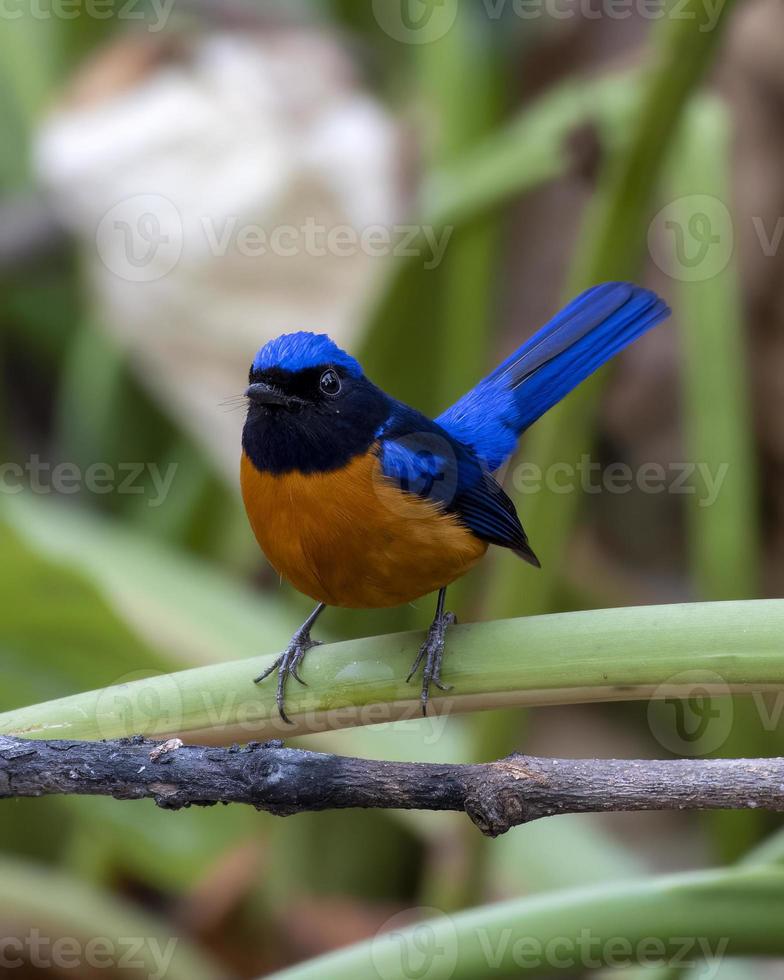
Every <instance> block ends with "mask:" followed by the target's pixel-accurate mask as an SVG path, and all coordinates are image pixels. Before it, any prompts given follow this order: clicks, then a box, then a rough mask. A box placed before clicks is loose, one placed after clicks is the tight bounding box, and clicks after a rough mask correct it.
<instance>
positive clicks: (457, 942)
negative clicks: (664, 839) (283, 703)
mask: <svg viewBox="0 0 784 980" xmlns="http://www.w3.org/2000/svg"><path fill="white" fill-rule="evenodd" d="M783 908H784V870H772V869H753V870H743V871H713V872H701V873H698V874H683V875H672V876H668V877H660V878H651V879H647V880H643V881H637V882H634V883H631V884H627V883H622V884H618V885H611V886H603V887H600V888H588V889H579V890H574V891H571V890H570V891H560V892H555V893H551V894H546V895H541V896H536V897H534V898H525V899H516V900H514V901H511V902H504V903H500V904H497V905H487V906H483V907H482V908H477V909H471V910H470V911H467V912H463V913H461V914H460V915H455V916H451V917H447V916H443V915H441V916H436V917H435V918H433V919H430V920H425V922H424V923H421V924H417V925H413V926H409V927H407V928H402V929H400V928H398V929H395V930H393V931H392V932H391V933H389V934H387V935H383V934H382V935H377V936H376V937H375V938H374V939H373V940H371V941H370V942H365V943H360V944H358V945H355V946H351V947H349V948H348V949H346V950H341V951H339V952H337V953H333V954H331V955H328V956H323V957H319V958H318V959H315V960H311V961H310V962H309V963H303V964H301V965H300V966H295V967H293V968H292V969H289V970H284V971H282V972H280V973H276V974H274V977H275V978H278V980H284V978H285V980H310V978H311V977H312V978H316V977H318V978H319V980H331V978H340V980H366V978H367V977H370V976H382V977H384V978H385V980H398V978H400V980H404V978H406V977H410V976H412V975H413V974H412V972H411V969H412V966H413V964H415V963H416V964H420V965H421V964H422V963H423V959H424V958H425V957H426V958H427V960H426V962H427V965H428V970H427V977H428V980H447V978H449V977H451V978H454V980H461V978H465V980H481V978H482V977H497V976H509V975H512V974H514V976H519V975H521V974H527V975H528V974H533V975H536V976H541V975H543V974H545V973H558V972H562V973H575V972H579V973H582V972H584V971H585V970H589V969H597V968H598V967H600V966H610V965H611V966H619V965H625V964H631V963H635V962H640V961H641V960H643V959H645V960H646V962H647V963H648V965H650V964H651V963H652V962H656V961H657V960H661V961H664V962H666V961H667V960H671V959H673V958H674V957H675V956H676V955H677V954H683V953H684V951H686V952H687V954H688V955H687V960H688V962H692V963H693V962H695V961H696V962H700V961H701V960H702V959H703V957H704V954H705V951H706V950H709V951H710V952H712V953H713V954H714V955H716V956H718V957H722V956H725V955H768V956H774V955H780V954H782V953H784V931H782V929H781V916H782V909H783ZM683 937H700V939H701V940H702V941H703V942H702V945H701V946H700V945H699V944H698V942H697V941H696V938H695V940H694V941H693V942H689V948H688V949H687V950H686V949H685V942H686V941H685V940H684V938H683ZM656 944H658V946H657V945H656ZM654 949H657V952H652V950H654Z"/></svg>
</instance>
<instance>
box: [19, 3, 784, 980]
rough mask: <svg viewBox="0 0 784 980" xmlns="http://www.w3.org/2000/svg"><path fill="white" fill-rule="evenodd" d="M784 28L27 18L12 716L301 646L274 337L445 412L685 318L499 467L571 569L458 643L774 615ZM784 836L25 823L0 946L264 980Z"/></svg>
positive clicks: (261, 9)
mask: <svg viewBox="0 0 784 980" xmlns="http://www.w3.org/2000/svg"><path fill="white" fill-rule="evenodd" d="M736 7H737V9H735V8H736ZM783 28H784V12H782V8H781V6H780V4H778V3H777V2H776V0H751V2H748V3H745V4H743V5H740V4H738V5H733V4H732V3H731V2H729V0H728V2H727V3H725V4H723V5H721V4H720V5H718V6H717V7H716V8H715V9H714V7H713V6H712V5H710V4H704V3H696V2H693V0H688V2H686V3H678V4H677V5H676V4H671V5H669V6H668V5H667V4H666V3H665V4H663V5H660V6H656V5H651V4H642V3H641V4H633V3H631V4H628V5H625V6H624V5H617V4H610V3H604V4H603V3H601V2H598V0H597V2H594V0H584V2H581V3H566V2H565V3H563V4H562V5H558V6H556V5H554V4H552V3H547V2H544V0H543V2H542V3H541V4H527V5H524V4H513V3H512V2H509V3H496V4H493V3H490V2H487V3H482V2H476V3H468V2H466V0H462V2H460V3H458V2H457V0H445V2H443V3H441V4H431V3H425V2H424V0H410V2H408V3H406V2H403V3H400V2H397V0H388V2H387V0H374V2H373V3H366V4H358V3H352V2H349V0H343V2H340V0H333V2H330V0H322V2H318V0H312V2H305V0H302V2H297V3H286V4H284V3H282V2H281V3H279V4H276V3H262V2H258V3H253V2H239V0H220V2H219V0H198V2H197V0H169V2H168V3H165V2H163V0H160V2H157V3H152V2H147V0H136V2H133V3H128V2H125V3H122V4H121V3H119V2H117V3H114V4H112V3H108V4H101V3H98V2H94V3H92V4H91V3H89V2H88V0H74V2H72V3H66V2H64V0H63V2H60V3H58V2H56V0H45V2H41V3H38V4H36V5H34V6H33V7H30V6H29V5H21V4H20V5H18V6H15V5H14V4H12V3H8V4H6V5H5V6H4V7H3V10H2V12H0V83H1V84H0V132H1V133H2V140H0V182H1V183H0V189H1V192H2V198H0V280H1V282H2V287H1V289H0V351H1V353H2V367H3V370H2V375H0V399H2V409H3V410H2V413H0V446H2V450H3V466H2V470H0V489H2V491H3V492H2V493H1V494H0V535H2V542H3V552H2V556H3V562H2V565H0V577H2V588H1V589H0V651H1V653H2V665H3V683H2V685H1V686H0V707H2V709H3V710H8V709H11V708H14V707H18V706H21V705H24V704H32V703H36V702H39V701H43V700H48V699H51V698H55V697H59V696H62V695H66V694H71V693H75V692H78V691H83V690H88V689H91V688H98V687H102V686H105V685H108V684H112V683H116V682H118V681H122V680H127V679H132V678H135V677H142V676H145V675H148V674H150V673H153V672H169V671H172V670H176V669H179V668H182V667H185V666H190V665H196V664H202V663H209V662H214V661H219V660H221V659H226V660H228V659H232V658H236V657H241V656H253V655H257V654H259V653H262V652H271V651H273V650H275V649H278V648H279V647H280V645H281V644H282V643H284V642H285V640H286V639H287V637H288V636H289V635H290V633H291V631H292V629H293V628H294V627H295V626H296V624H297V623H298V621H299V620H300V619H301V618H302V617H303V615H304V613H305V612H306V611H307V608H308V602H307V600H305V599H303V597H301V596H299V595H297V594H296V593H294V592H293V590H292V589H291V588H289V587H288V586H286V585H281V584H280V583H279V582H278V581H277V579H276V576H275V575H274V573H273V572H272V570H271V569H270V568H269V567H267V566H266V564H265V563H264V560H263V558H262V556H261V555H260V554H259V552H258V550H257V548H256V546H255V543H254V541H253V539H252V535H251V533H250V531H249V529H248V527H247V525H246V521H245V517H244V513H243V511H242V506H241V502H240V500H239V494H238V479H237V461H238V455H239V432H240V428H241V424H242V411H241V406H239V405H238V404H237V403H236V401H235V402H232V401H231V399H232V398H233V397H234V396H236V395H238V394H239V393H241V391H242V389H243V385H244V382H245V377H246V373H247V367H248V364H249V362H250V360H251V359H252V356H253V353H254V352H255V350H256V349H257V348H258V347H259V346H260V345H261V344H262V343H263V342H264V341H265V340H266V339H268V338H269V337H271V336H275V335H276V334H278V333H280V332H283V331H285V330H287V329H313V330H317V331H322V330H325V331H327V332H329V333H330V334H331V335H332V336H333V337H334V338H335V339H336V340H337V341H338V342H339V343H341V344H342V345H344V346H346V347H347V348H349V349H350V350H351V351H352V352H353V353H355V354H357V355H358V356H359V357H360V359H361V360H362V361H363V364H364V365H365V367H366V369H367V373H368V374H369V375H370V376H371V377H372V378H373V379H374V380H375V381H376V382H378V383H379V384H381V385H382V386H384V387H385V388H386V389H387V390H389V391H390V392H392V393H394V394H395V395H397V396H398V397H400V398H403V399H404V400H408V401H411V402H412V403H413V404H415V405H416V406H417V407H419V408H421V409H422V410H424V411H426V412H430V411H436V410H439V409H440V408H443V407H444V406H445V405H446V404H448V403H449V402H450V400H452V399H453V398H455V397H456V396H457V395H459V394H460V393H461V392H462V391H464V390H465V389H466V388H468V387H469V386H471V385H472V384H473V383H474V382H475V381H476V380H477V379H478V378H479V377H480V376H481V375H482V373H483V372H485V371H486V370H488V369H490V368H491V367H492V366H493V365H494V364H495V363H497V361H498V360H499V359H500V358H502V357H503V356H504V355H505V354H507V353H509V352H510V351H511V350H513V349H514V348H515V347H516V346H517V345H518V344H519V343H520V342H521V341H522V340H523V339H524V338H525V337H527V336H528V335H530V333H532V332H533V331H534V330H535V329H536V328H537V326H539V325H541V324H542V323H543V322H545V321H546V320H547V319H548V318H549V317H550V316H551V315H552V314H553V313H554V312H555V311H556V309H557V308H558V307H559V306H560V305H561V304H562V303H563V302H565V301H566V300H567V299H568V298H569V297H570V296H571V295H573V294H574V293H575V292H577V291H579V290H580V289H582V288H584V287H586V286H588V285H591V284H593V283H594V282H598V281H602V280H605V279H610V278H634V279H635V280H638V281H641V282H644V283H645V284H647V285H650V286H651V287H653V288H655V289H656V290H657V291H659V292H660V293H661V294H662V295H663V296H664V297H665V298H666V299H667V300H668V302H669V303H670V305H671V306H672V308H673V317H672V320H671V321H670V322H668V323H667V324H665V325H664V326H662V327H659V328H657V329H656V330H655V331H653V332H652V333H651V334H650V335H648V336H645V337H644V338H642V339H641V340H640V342H639V343H637V344H636V345H634V347H633V348H631V349H629V350H628V351H627V352H625V353H624V354H623V355H622V356H621V357H619V358H618V359H617V361H616V362H614V363H613V364H612V365H611V366H610V368H609V369H608V370H606V371H605V372H604V373H602V374H601V375H600V376H598V377H596V378H594V379H592V380H591V381H590V382H589V383H587V384H585V385H584V386H583V387H582V388H581V389H579V390H578V391H577V392H575V393H574V394H573V395H572V396H570V398H569V399H568V400H567V402H566V403H564V404H563V405H562V406H559V408H558V409H557V410H554V411H553V412H552V413H550V415H549V416H548V417H546V418H545V419H544V420H542V421H541V422H540V423H539V425H538V426H537V427H536V428H535V429H534V430H533V431H532V432H531V433H530V434H529V435H528V436H526V438H525V439H524V441H523V445H522V447H521V455H520V458H519V459H518V460H517V461H516V462H513V463H512V464H511V465H510V467H509V469H508V472H507V474H506V487H507V489H508V491H509V492H510V494H511V495H512V496H513V497H514V498H515V500H516V503H517V504H518V506H519V510H520V514H521V517H522V520H523V523H524V525H525V527H526V529H527V531H528V533H529V537H530V539H531V542H532V545H533V547H534V548H535V550H536V551H537V553H538V554H539V555H540V557H541V558H542V561H543V565H544V568H543V570H542V571H541V572H539V573H537V572H536V571H535V570H533V569H531V568H529V567H527V566H524V565H523V564H522V563H519V562H515V560H514V559H513V557H512V556H511V555H507V554H490V555H489V556H488V558H487V559H486V560H485V561H484V562H483V563H482V564H481V565H480V567H478V568H477V569H476V570H474V572H472V573H471V574H470V575H469V576H468V577H467V578H466V579H465V580H463V581H462V582H461V583H459V584H458V585H457V586H456V587H455V588H454V589H452V590H451V591H450V600H449V603H450V607H451V608H453V609H454V610H455V611H456V612H457V613H458V615H459V617H460V618H461V619H463V620H464V621H465V620H469V621H470V620H473V619H488V618H493V617H497V616H515V615H524V614H529V613H534V612H539V613H546V612H551V611H558V610H568V609H578V608H589V607H602V606H621V605H632V604H647V603H656V602H670V601H673V602H675V601H681V600H695V599H704V600H710V599H734V598H735V599H740V598H753V597H765V596H776V595H780V594H781V589H782V585H783V584H784V583H783V582H782V569H783V568H784V561H782V558H783V557H784V554H783V553H784V507H782V500H784V495H783V494H782V492H781V489H782V481H784V421H783V420H784V413H782V411H781V406H782V403H784V390H782V380H781V379H782V378H784V305H782V302H781V290H780V285H779V284H780V282H781V275H782V256H781V254H780V253H781V249H780V243H781V231H782V224H783V223H784V218H782V217H781V215H782V213H784V212H782V206H783V205H784V183H782V179H781V173H782V163H783V162H784V126H782V118H781V112H780V106H781V100H782V98H784V67H783V66H784V30H783ZM587 456H589V457H590V462H591V464H592V468H591V469H590V471H587V470H586V469H585V458H586V457H587ZM523 460H524V461H526V462H527V463H528V464H533V466H534V467H535V468H537V469H535V470H534V471H532V470H530V469H524V468H522V469H521V466H520V463H521V461H523ZM581 460H582V461H583V471H582V472H590V474H591V476H590V482H589V484H587V485H586V484H585V483H584V482H583V481H581V477H580V472H581V471H580V470H577V469H576V467H577V465H578V464H579V463H580V461H581ZM646 467H647V470H646ZM531 472H534V474H536V473H538V474H539V475H540V477H541V479H539V478H536V476H535V478H534V479H533V480H530V479H527V478H526V474H527V475H528V476H529V477H530V474H531ZM644 472H647V473H648V477H647V482H646V478H645V477H643V476H641V474H642V473H644ZM570 474H571V476H570ZM575 474H577V475H575ZM612 474H615V476H612ZM619 474H620V476H619ZM651 474H653V476H651ZM662 474H663V476H662ZM651 480H652V481H653V484H655V485H656V487H657V489H653V490H652V489H651V485H652V484H651ZM564 485H566V488H567V489H566V491H564ZM619 488H620V489H619ZM431 615H432V602H431V600H430V599H426V600H422V601H420V602H419V603H417V604H416V607H411V608H409V607H406V608H403V609H396V610H391V611H382V612H368V613H364V612H360V613H344V612H338V611H332V612H330V613H329V614H328V616H325V617H324V619H323V631H322V633H321V635H323V636H329V637H349V636H363V635H366V634H373V633H382V632H386V631H389V630H395V629H405V628H412V627H423V626H424V625H426V623H427V622H428V621H429V619H430V617H431ZM780 707H781V705H780V704H779V703H778V702H777V701H775V700H774V699H769V700H764V699H755V700H751V699H747V700H737V701H735V702H731V701H729V700H728V701H727V702H726V703H725V702H721V703H719V702H717V703H716V705H714V709H715V710H713V709H712V713H710V714H709V713H707V712H705V711H704V710H702V713H700V711H701V709H700V706H699V705H698V704H696V705H691V706H689V705H687V709H686V710H687V712H688V711H691V712H692V714H693V715H694V717H693V718H689V717H687V719H686V722H687V724H688V723H691V722H695V720H696V728H699V729H700V731H699V732H698V736H699V737H696V736H695V738H694V739H691V740H686V741H684V739H683V737H682V735H683V733H682V731H681V726H682V725H683V724H684V721H683V716H682V710H681V709H676V707H675V706H674V705H673V704H672V703H671V702H666V701H665V702H657V703H656V704H652V705H651V706H650V707H648V706H647V705H635V704H629V705H602V706H585V707H577V708H574V707H570V708H569V709H568V710H567V709H559V708H547V709H537V710H533V711H528V712H522V711H517V710H515V711H504V712H487V713H484V714H481V715H476V716H473V717H463V718H453V719H450V720H449V722H448V724H446V725H443V726H438V727H435V728H434V727H433V726H432V725H429V724H428V723H427V722H422V723H420V722H406V723H399V724H396V725H387V726H383V727H380V728H378V729H372V728H369V729H365V730H361V729H357V730H353V731H347V732H342V733H331V734H325V735H321V736H314V737H313V738H311V739H309V740H304V739H303V740H301V742H302V744H309V745H311V746H313V747H319V748H324V749H330V750H332V749H335V750H337V751H345V752H351V753H355V754H358V755H367V756H379V757H389V758H403V759H427V760H439V761H441V760H443V761H446V760H451V761H475V760H484V759H491V758H495V757H497V756H498V755H500V754H503V753H506V752H509V751H512V750H513V749H521V750H524V751H526V752H531V753H539V754H548V755H558V754H563V755H575V756H578V755H579V756H590V755H592V754H594V755H618V756H639V757H645V756H649V757H654V756H661V755H671V754H677V753H679V752H680V751H688V752H689V753H690V754H693V755H709V754H724V755H748V756H755V755H774V754H782V752H783V751H784V738H783V737H782V730H781V717H780ZM703 708H704V706H703ZM703 718H707V724H706V725H705V726H702V727H701V726H700V724H699V722H700V720H701V719H703ZM693 727H695V726H693ZM703 728H704V730H703ZM779 824H780V820H778V819H777V818H775V817H773V816H771V815H769V814H763V813H755V812H748V813H731V814H720V815H711V816H709V817H707V816H706V817H702V816H698V815H687V814H679V813H674V814H661V815H642V814H638V815H611V816H606V817H601V818H599V817H597V818H592V817H580V818H570V817H558V818H553V819H551V820H548V821H545V822H544V823H542V824H535V825H532V826H530V827H525V828H518V829H516V830H514V831H512V832H511V833H509V834H508V835H506V836H505V837H503V838H501V839H499V840H496V841H492V842H486V841H483V840H480V839H478V834H477V832H476V831H475V830H474V829H473V828H472V827H470V826H469V825H468V822H467V821H466V820H465V819H461V818H459V817H456V816H455V815H453V814H440V815H433V814H411V813H408V814H398V813H361V812H357V813H354V812H347V813H335V814H332V813H325V814H317V815H304V816H298V817H295V818H290V819H286V820H280V819H276V818H273V817H270V816H268V815H266V814H257V813H249V812H243V811H241V810H240V809H238V808H237V809H229V808H220V809H213V810H205V811H200V812H196V811H183V812H181V813H177V814H167V813H162V812H159V811H157V810H156V809H155V807H154V806H153V805H152V804H151V803H149V804H148V803H147V802H133V803H127V802H115V801H112V800H104V799H80V798H73V799H70V798H69V799H45V800H25V801H13V802H11V801H9V802H5V803H3V804H2V805H0V934H1V935H2V936H17V935H18V936H26V935H28V934H29V931H30V929H31V928H32V927H35V928H39V929H41V930H42V931H43V932H44V933H46V934H47V935H52V936H54V935H83V934H84V931H85V930H87V931H88V932H89V934H90V935H95V936H109V937H112V936H113V937H117V936H122V935H125V936H127V935H129V934H132V935H141V936H147V937H150V936H161V937H178V938H179V942H178V946H177V954H176V957H175V959H174V960H172V963H171V964H170V968H169V971H168V972H167V974H166V975H167V976H172V977H174V976H179V975H182V976H224V977H232V976H233V977H255V976H261V975H264V974H267V973H269V972H271V971H273V970H274V969H275V968H279V967H282V966H284V965H286V964H289V963H292V962H298V961H300V960H303V959H306V958H308V957H310V956H314V955H316V954H318V953H321V952H324V951H326V950H329V949H332V948H334V947H338V946H342V945H345V944H346V943H349V942H351V941H353V940H357V939H361V938H364V937H367V936H370V935H373V934H374V933H375V932H376V931H377V930H378V929H380V928H381V927H382V926H383V925H384V923H385V922H387V921H388V920H389V919H390V917H392V916H393V915H395V914H396V913H398V912H400V911H401V910H405V909H411V908H415V907H419V906H435V907H438V908H441V909H444V910H447V911H452V910H457V909H461V908H463V907H466V906H470V905H473V904H477V903H480V902H483V901H487V900H490V899H495V898H501V897H509V896H517V895H525V894H532V893H536V892H538V891H542V890H545V889H549V888H560V887H566V886H569V885H574V884H582V883H592V882H610V881H618V880H624V879H627V878H631V877H632V876H638V875H646V874H651V873H653V872H655V871H661V870H677V869H687V868H700V867H708V866H713V865H717V864H722V863H731V862H734V861H736V860H737V859H739V858H740V857H741V856H742V855H743V854H744V853H746V852H747V851H749V849H751V848H753V847H754V846H755V845H757V844H758V843H759V842H761V841H762V840H763V839H764V838H765V837H766V836H767V835H768V834H770V833H771V832H773V831H775V829H776V828H777V826H778V825H779ZM28 958H29V959H30V960H31V961H32V960H33V959H34V957H28ZM43 969H47V970H48V971H49V972H53V973H55V974H57V973H58V968H57V967H55V966H51V965H49V966H47V965H46V964H42V963H38V965H37V966H36V964H35V962H31V964H30V965H29V973H30V975H37V973H38V972H39V971H40V970H43ZM145 969H147V967H145ZM770 969H771V970H773V971H775V970H776V967H775V966H773V967H770ZM778 969H779V970H780V966H779V967H778ZM27 971H28V967H27V966H25V967H20V968H19V970H18V971H17V973H18V975H19V976H26V975H27ZM60 972H63V974H64V975H66V974H67V975H69V976H80V977H81V976H85V977H87V976H92V975H93V972H94V971H93V972H91V968H90V967H88V966H84V965H82V966H80V967H79V968H78V969H76V970H74V969H70V970H61V971H60ZM106 972H107V971H106V970H104V971H103V975H105V974H106ZM148 973H149V975H153V971H152V968H150V970H149V971H148ZM728 975H729V974H728ZM743 975H745V976H763V975H767V974H765V973H764V972H763V970H762V968H761V967H759V966H752V965H747V966H745V967H744V970H743ZM770 975H771V976H773V975H774V972H771V973H770Z"/></svg>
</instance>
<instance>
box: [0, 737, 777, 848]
mask: <svg viewBox="0 0 784 980" xmlns="http://www.w3.org/2000/svg"><path fill="white" fill-rule="evenodd" d="M62 793H71V794H74V793H78V794H88V795H100V796H113V797H115V798H117V799H141V798H151V799H154V800H155V802H156V803H157V804H158V806H161V807H164V808H166V809H172V810H176V809H179V808H180V807H185V806H191V805H196V806H210V805H212V804H214V803H247V804H250V805H251V806H255V807H257V808H258V809H260V810H266V811H268V812H269V813H275V814H279V815H281V816H285V815H288V814H292V813H299V812H302V811H305V810H328V809H339V808H346V807H373V808H391V809H407V810H456V811H464V812H465V813H467V814H468V815H469V817H470V818H471V819H472V820H473V822H474V823H475V824H476V825H477V827H478V828H479V829H480V830H481V831H482V833H484V834H487V835H489V836H491V837H495V836H497V835H498V834H502V833H504V831H506V830H508V829H509V828H510V827H514V826H516V825H517V824H521V823H527V822H528V821H531V820H537V819H539V818H540V817H547V816H552V815H553V814H557V813H587V812H597V811H606V810H670V809H684V810H685V809H688V810H696V809H706V810H707V809H711V810H712V809H726V810H729V809H748V808H763V809H768V810H780V811H784V759H671V760H622V759H541V758H532V757H530V756H524V755H511V756H508V757H507V758H505V759H499V760H497V761H496V762H488V763H484V764H477V765H442V764H439V765H431V764H429V763H414V762H382V761H376V760H372V759H357V758H350V757H346V756H338V755H331V754H326V753H322V752H307V751H304V750H302V749H287V748H284V746H283V743H282V742H279V741H274V742H265V743H263V744H259V743H251V744H249V745H247V746H245V747H243V748H240V747H239V746H232V747H231V748H226V749H220V748H205V747H203V746H196V745H187V746H185V745H182V743H180V742H179V740H177V739H175V740H171V741H169V742H165V743H157V742H150V741H148V740H145V739H142V738H132V739H120V740H118V741H114V742H74V741H56V740H52V741H38V740H36V741H31V740H27V739H20V738H13V737H8V736H0V798H11V797H20V796H45V795H49V794H62Z"/></svg>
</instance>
